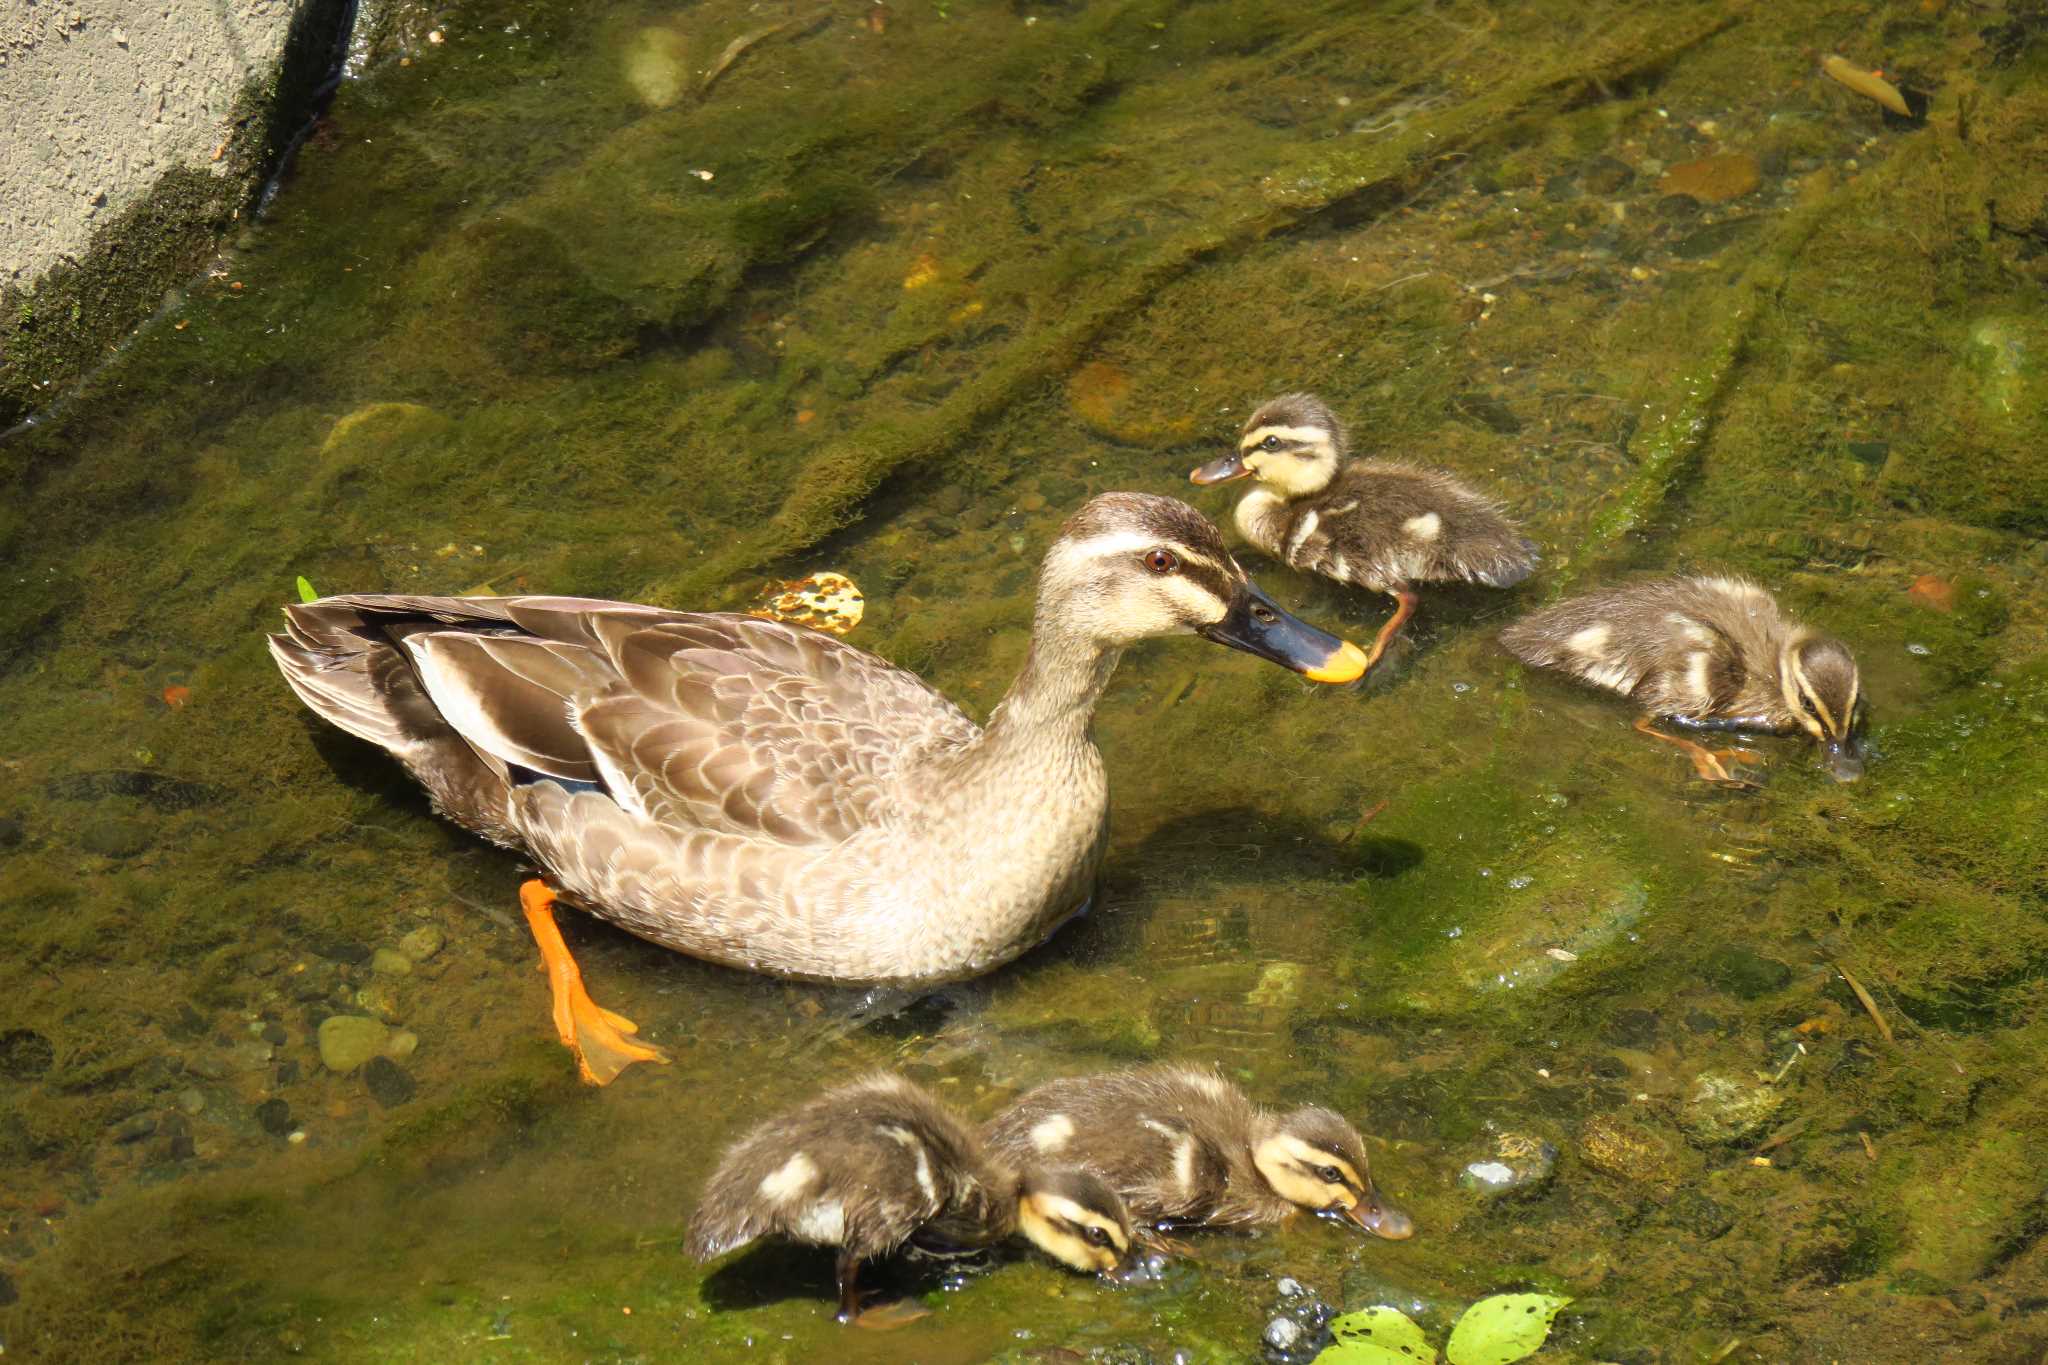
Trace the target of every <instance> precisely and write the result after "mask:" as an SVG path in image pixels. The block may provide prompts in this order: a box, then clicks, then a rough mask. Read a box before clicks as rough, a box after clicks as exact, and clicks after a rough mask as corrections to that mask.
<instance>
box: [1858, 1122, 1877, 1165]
mask: <svg viewBox="0 0 2048 1365" xmlns="http://www.w3.org/2000/svg"><path fill="white" fill-rule="evenodd" d="M1856 1136H1857V1137H1860V1138H1862V1139H1863V1155H1865V1156H1867V1157H1869V1158H1870V1159H1871V1160H1872V1161H1875V1160H1877V1144H1876V1143H1874V1142H1872V1141H1871V1140H1870V1134H1868V1133H1866V1132H1864V1131H1863V1130H1862V1129H1861V1128H1858V1129H1857V1130H1856Z"/></svg>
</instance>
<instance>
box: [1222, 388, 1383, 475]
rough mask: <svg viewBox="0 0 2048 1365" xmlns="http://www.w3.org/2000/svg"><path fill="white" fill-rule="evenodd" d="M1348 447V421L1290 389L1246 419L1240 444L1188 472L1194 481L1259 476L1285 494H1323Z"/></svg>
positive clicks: (1342, 460)
mask: <svg viewBox="0 0 2048 1365" xmlns="http://www.w3.org/2000/svg"><path fill="white" fill-rule="evenodd" d="M1348 448H1349V441H1348V438H1347V437H1346V436H1345V433H1344V424H1343V423H1342V422H1339V421H1338V420H1337V414H1335V413H1334V412H1331V411H1330V409H1329V405H1328V404H1326V403H1324V402H1323V400H1322V399H1320V398H1318V397H1316V396H1315V395H1314V394H1312V393H1289V394H1283V395H1281V396H1280V397H1278V398H1274V399H1269V400H1268V401H1266V402H1264V403H1261V404H1259V406H1258V408H1257V410H1256V411H1254V412H1253V413H1252V415H1251V416H1250V417H1249V418H1247V419H1245V424H1244V432H1243V434H1242V435H1240V436H1239V437H1238V438H1237V449H1236V450H1233V451H1231V452H1230V454H1228V455H1225V456H1222V457H1221V458H1220V459H1215V460H1211V461H1210V462H1209V463H1207V464H1205V465H1203V466H1202V467H1201V468H1200V469H1197V470H1195V471H1194V473H1192V474H1190V475H1188V477H1189V478H1191V479H1193V480H1194V481H1195V482H1196V483H1228V482H1229V481H1230V480H1232V479H1242V478H1246V477H1250V478H1254V479H1257V480H1258V481H1259V482H1260V483H1262V484H1265V485H1267V486H1268V487H1270V488H1272V489H1273V490H1274V491H1275V492H1277V493H1279V494H1281V495H1282V496H1283V497H1289V498H1305V497H1307V496H1309V495H1310V494H1312V493H1320V492H1322V491H1323V490H1324V489H1325V488H1328V487H1329V486H1330V480H1332V479H1334V478H1336V477H1337V468H1338V466H1339V465H1341V464H1343V463H1344V452H1345V451H1346V450H1347V449H1348Z"/></svg>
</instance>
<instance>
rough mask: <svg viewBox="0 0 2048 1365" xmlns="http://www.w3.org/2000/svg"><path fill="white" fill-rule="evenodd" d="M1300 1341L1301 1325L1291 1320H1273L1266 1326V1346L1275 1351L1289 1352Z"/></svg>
mask: <svg viewBox="0 0 2048 1365" xmlns="http://www.w3.org/2000/svg"><path fill="white" fill-rule="evenodd" d="M1300 1340H1301V1324H1300V1323H1298V1322H1296V1321H1295V1320H1294V1319H1293V1318H1287V1317H1279V1318H1274V1319H1273V1320H1272V1321H1271V1322H1269V1323H1267V1324H1266V1332H1265V1341H1266V1344H1267V1345H1268V1346H1270V1347H1272V1348H1273V1349H1274V1350H1276V1351H1291V1350H1293V1349H1294V1347H1295V1344H1296V1343H1297V1342H1299V1341H1300Z"/></svg>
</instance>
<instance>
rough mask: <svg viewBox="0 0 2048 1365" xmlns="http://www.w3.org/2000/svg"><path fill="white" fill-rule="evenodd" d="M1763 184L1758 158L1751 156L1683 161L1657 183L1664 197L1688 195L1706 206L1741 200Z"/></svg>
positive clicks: (1734, 154)
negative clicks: (1668, 195) (1667, 195)
mask: <svg viewBox="0 0 2048 1365" xmlns="http://www.w3.org/2000/svg"><path fill="white" fill-rule="evenodd" d="M1762 182H1763V175H1762V173H1761V172H1760V171H1759V169H1758V167H1757V162H1756V158H1755V157H1753V156H1751V155H1750V154H1749V153H1747V152H1723V153H1722V154H1720V155H1719V156H1703V157H1700V158H1698V159H1697V160H1694V161H1681V162H1679V163H1678V164H1677V165H1675V166H1673V167H1671V168H1670V169H1669V170H1667V171H1665V172H1664V174H1663V175H1661V176H1659V177H1658V179H1657V188H1658V190H1659V191H1661V192H1662V193H1664V194H1686V195H1691V196H1692V197H1693V198H1694V199H1698V200H1701V201H1702V202H1704V203H1709V204H1718V203H1722V202H1724V201H1726V200H1729V199H1740V198H1741V197H1742V196H1743V195H1745V194H1748V193H1749V192H1750V191H1752V190H1754V189H1755V188H1756V187H1757V186H1758V185H1759V184H1761V183H1762Z"/></svg>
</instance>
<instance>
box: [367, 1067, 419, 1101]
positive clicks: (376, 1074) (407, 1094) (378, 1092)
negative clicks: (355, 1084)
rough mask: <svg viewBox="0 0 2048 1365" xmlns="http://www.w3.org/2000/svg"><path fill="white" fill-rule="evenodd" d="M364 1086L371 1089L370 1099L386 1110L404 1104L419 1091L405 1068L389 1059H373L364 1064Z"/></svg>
mask: <svg viewBox="0 0 2048 1365" xmlns="http://www.w3.org/2000/svg"><path fill="white" fill-rule="evenodd" d="M363 1084H364V1085H366V1086H368V1087H369V1091H370V1098H371V1099H373V1100H375V1101H377V1103H378V1104H380V1105H382V1106H384V1108H386V1109H392V1108H396V1107H397V1106H399V1105H401V1104H404V1103H405V1102H406V1101H407V1100H409V1099H411V1098H412V1097H413V1095H414V1094H415V1093H416V1092H417V1091H418V1089H419V1087H418V1086H417V1085H415V1084H414V1083H413V1079H412V1077H410V1076H408V1075H406V1074H405V1068H404V1067H402V1066H400V1065H399V1064H398V1063H397V1062H394V1061H392V1060H391V1059H390V1058H389V1057H372V1058H371V1059H370V1060H369V1061H368V1062H366V1063H364V1065H363Z"/></svg>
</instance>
